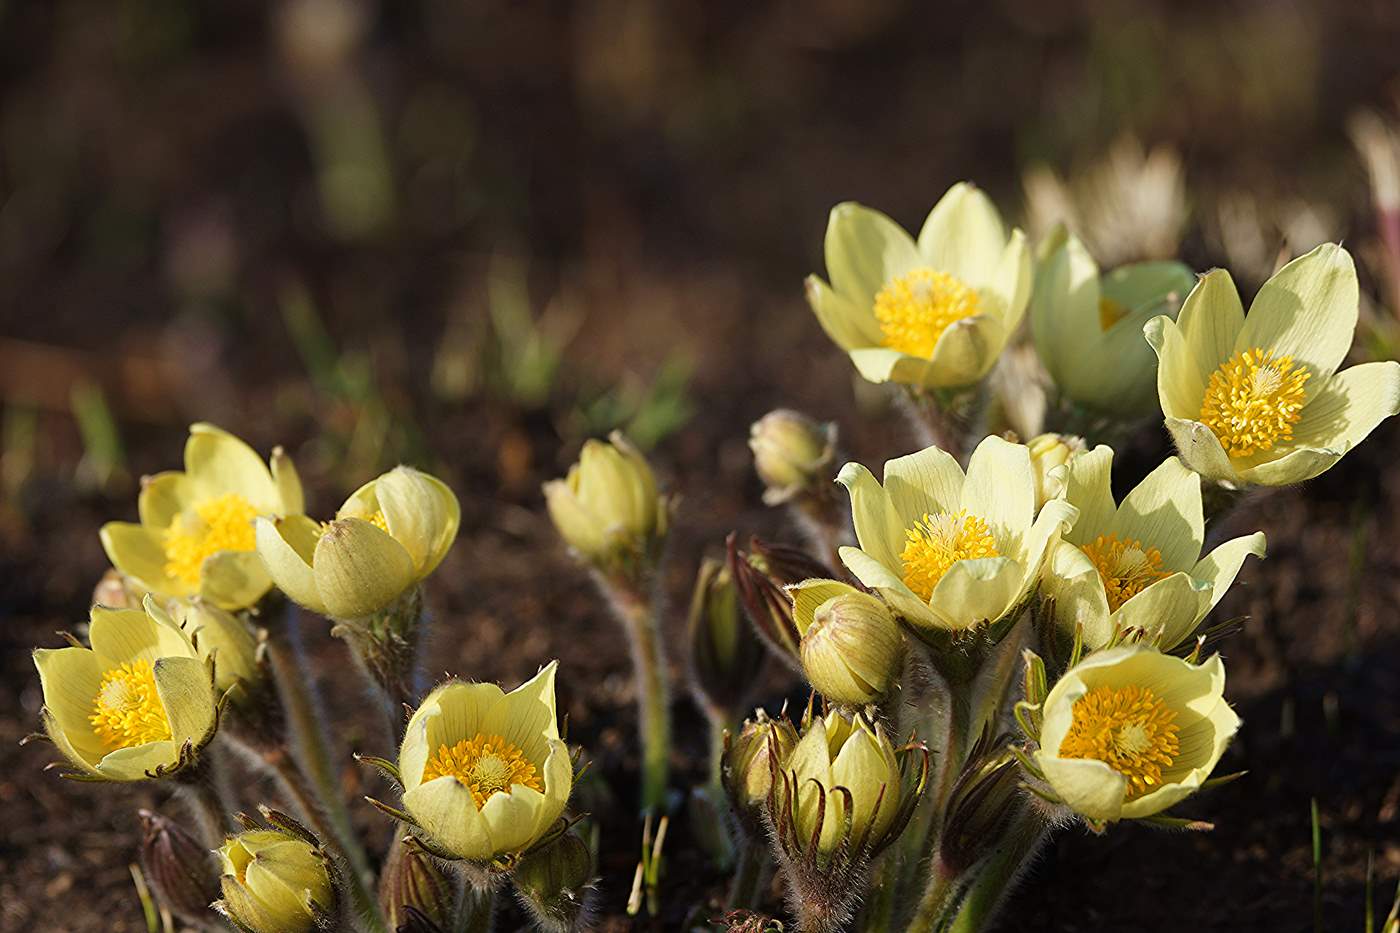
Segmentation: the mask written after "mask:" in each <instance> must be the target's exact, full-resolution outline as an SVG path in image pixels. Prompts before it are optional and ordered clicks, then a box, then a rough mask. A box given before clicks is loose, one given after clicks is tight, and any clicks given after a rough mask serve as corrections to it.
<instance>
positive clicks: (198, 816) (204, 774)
mask: <svg viewBox="0 0 1400 933" xmlns="http://www.w3.org/2000/svg"><path fill="white" fill-rule="evenodd" d="M206 754H207V750H206ZM176 780H177V783H176V787H177V789H178V794H179V797H180V801H181V802H182V803H183V804H184V805H185V809H186V810H188V811H189V813H190V816H191V817H192V818H193V819H194V823H195V826H196V827H197V829H198V834H199V838H200V839H201V840H203V842H204V844H205V845H207V846H208V847H209V848H211V849H217V848H218V847H219V846H221V845H222V844H223V842H224V834H225V833H226V832H227V831H228V830H229V829H230V828H231V827H232V824H231V823H230V821H229V811H228V808H227V807H226V806H225V805H224V798H223V796H222V795H221V794H220V793H219V786H218V782H217V778H216V776H215V775H214V773H213V767H212V765H211V764H210V763H209V762H208V761H207V760H206V761H202V762H199V763H196V764H195V765H194V766H193V767H191V768H189V769H187V770H186V771H184V772H183V773H181V774H180V775H179V776H178V778H177V779H176Z"/></svg>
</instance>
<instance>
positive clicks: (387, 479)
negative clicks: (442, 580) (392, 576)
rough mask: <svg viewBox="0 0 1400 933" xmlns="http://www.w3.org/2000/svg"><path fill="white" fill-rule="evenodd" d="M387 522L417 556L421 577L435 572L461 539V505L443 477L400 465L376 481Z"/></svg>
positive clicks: (413, 555)
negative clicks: (458, 531) (458, 539)
mask: <svg viewBox="0 0 1400 933" xmlns="http://www.w3.org/2000/svg"><path fill="white" fill-rule="evenodd" d="M375 495H376V497H377V498H378V499H379V507H380V508H381V509H383V511H384V523H385V524H386V525H388V526H389V534H391V535H393V536H394V540H395V541H398V542H399V543H400V544H402V545H403V546H404V549H405V550H407V551H408V553H409V556H410V557H412V558H413V565H414V567H416V568H417V572H418V575H419V577H420V578H421V577H425V576H427V575H428V574H430V573H432V572H433V570H434V569H436V568H437V565H438V564H439V563H441V562H442V559H443V557H445V556H446V555H447V551H448V549H449V548H451V547H452V542H453V541H455V540H456V539H457V527H458V525H459V524H460V522H461V515H462V513H461V507H460V505H459V504H458V502H457V497H456V496H455V495H453V493H452V490H451V489H449V488H447V485H446V484H445V483H443V481H442V480H440V479H438V478H437V477H435V476H430V475H428V474H427V473H422V472H419V471H418V470H415V469H412V468H411V467H403V466H401V467H396V468H394V469H393V470H390V471H389V472H388V473H385V474H384V475H383V476H381V477H379V479H378V480H377V481H376V483H375Z"/></svg>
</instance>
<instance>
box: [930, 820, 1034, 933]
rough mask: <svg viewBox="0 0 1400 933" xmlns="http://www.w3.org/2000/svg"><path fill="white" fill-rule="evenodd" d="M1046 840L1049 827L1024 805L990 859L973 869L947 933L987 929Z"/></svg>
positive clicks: (978, 931)
mask: <svg viewBox="0 0 1400 933" xmlns="http://www.w3.org/2000/svg"><path fill="white" fill-rule="evenodd" d="M1049 838H1050V830H1049V827H1047V826H1046V825H1045V822H1044V821H1043V820H1042V819H1041V818H1040V817H1039V816H1038V815H1037V814H1036V813H1035V812H1034V811H1033V810H1032V809H1031V808H1030V806H1029V805H1025V804H1023V805H1022V806H1021V808H1020V811H1019V812H1018V813H1017V814H1016V816H1015V817H1014V818H1013V819H1012V822H1011V825H1010V826H1009V827H1008V828H1007V831H1006V834H1005V835H1004V836H1003V837H1002V839H1001V842H1000V843H999V844H998V845H997V847H996V849H995V850H994V851H993V852H992V854H991V856H989V857H988V859H987V861H985V862H984V863H982V865H981V866H980V867H979V868H977V869H975V875H974V878H973V881H972V884H971V885H970V886H969V887H968V890H967V895H966V896H965V897H964V898H963V900H962V903H961V904H959V905H958V912H957V915H956V917H954V919H953V923H952V926H950V927H949V928H948V929H949V933H980V931H983V930H987V929H990V928H991V925H992V922H993V921H994V920H995V919H996V915H997V913H998V912H999V911H1000V909H1001V907H1002V905H1003V904H1005V903H1006V899H1007V896H1008V895H1009V894H1010V893H1011V891H1012V889H1013V888H1014V887H1015V885H1016V879H1017V878H1019V877H1020V875H1021V872H1022V871H1023V870H1024V869H1025V867H1026V865H1028V864H1029V863H1030V861H1031V859H1033V858H1034V857H1035V855H1036V853H1038V852H1039V851H1040V847H1041V846H1042V845H1044V844H1045V842H1046V840H1048V839H1049Z"/></svg>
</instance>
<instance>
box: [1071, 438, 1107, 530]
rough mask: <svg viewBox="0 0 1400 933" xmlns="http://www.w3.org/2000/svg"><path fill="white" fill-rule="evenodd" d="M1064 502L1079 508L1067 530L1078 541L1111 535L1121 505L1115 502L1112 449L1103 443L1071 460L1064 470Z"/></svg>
mask: <svg viewBox="0 0 1400 933" xmlns="http://www.w3.org/2000/svg"><path fill="white" fill-rule="evenodd" d="M1064 497H1065V501H1067V502H1069V503H1070V504H1072V505H1073V506H1074V507H1075V508H1077V509H1079V518H1078V520H1077V521H1075V523H1074V526H1073V527H1072V528H1070V530H1069V531H1067V532H1066V533H1065V538H1066V539H1068V540H1070V541H1072V542H1074V543H1075V544H1088V543H1089V542H1091V541H1093V540H1094V539H1095V538H1097V537H1098V536H1099V535H1103V534H1108V533H1109V532H1110V531H1111V530H1112V527H1113V516H1114V515H1115V514H1117V512H1118V506H1117V505H1116V504H1115V503H1114V501H1113V448H1111V447H1107V446H1105V445H1103V444H1100V445H1099V446H1098V447H1095V448H1094V449H1093V450H1088V451H1085V452H1084V453H1082V454H1080V455H1079V456H1077V457H1075V458H1074V459H1073V460H1071V461H1070V462H1069V463H1068V465H1067V469H1066V472H1065V496H1064Z"/></svg>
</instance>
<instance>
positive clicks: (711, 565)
mask: <svg viewBox="0 0 1400 933" xmlns="http://www.w3.org/2000/svg"><path fill="white" fill-rule="evenodd" d="M687 632H688V635H689V647H690V670H691V678H690V680H691V685H692V687H693V688H694V690H695V692H696V694H697V699H699V700H700V702H701V705H702V706H704V707H705V708H706V709H707V710H709V711H711V712H713V713H714V714H715V717H716V718H718V719H720V720H721V721H722V722H723V723H724V724H728V723H729V722H731V721H733V719H734V718H735V717H734V712H735V711H736V710H738V709H741V708H743V706H744V698H745V697H746V696H747V695H748V693H749V691H751V690H752V689H753V685H754V681H755V680H757V678H758V675H759V673H760V672H761V671H762V669H763V660H764V651H763V645H762V644H761V643H760V642H759V640H758V638H757V636H755V635H754V633H753V630H752V629H750V628H749V625H748V622H747V621H746V620H745V619H744V618H743V613H742V612H741V611H740V608H739V594H738V591H737V590H736V589H735V588H734V579H733V577H731V576H730V573H729V569H728V568H727V567H725V566H724V565H723V564H721V563H720V562H719V561H715V560H709V559H706V560H705V561H704V562H703V563H701V565H700V573H699V574H698V575H697V577H696V580H695V594H694V596H693V597H692V598H691V601H690V618H689V624H688V627H687Z"/></svg>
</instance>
